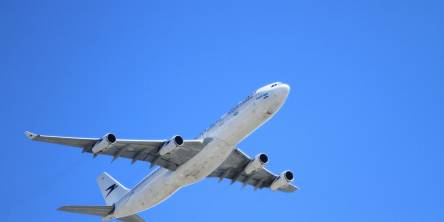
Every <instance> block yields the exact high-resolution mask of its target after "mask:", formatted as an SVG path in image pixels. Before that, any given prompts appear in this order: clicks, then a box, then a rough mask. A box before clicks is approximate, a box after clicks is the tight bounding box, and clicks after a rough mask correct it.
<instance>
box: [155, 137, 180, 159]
mask: <svg viewBox="0 0 444 222" xmlns="http://www.w3.org/2000/svg"><path fill="white" fill-rule="evenodd" d="M182 144H183V138H182V137H181V136H178V135H176V136H173V137H171V139H170V140H168V141H167V142H166V143H165V144H164V145H163V146H162V147H161V148H160V150H159V154H160V155H161V156H163V155H166V154H168V153H171V152H173V151H174V150H175V149H176V148H177V147H179V146H181V145H182Z"/></svg>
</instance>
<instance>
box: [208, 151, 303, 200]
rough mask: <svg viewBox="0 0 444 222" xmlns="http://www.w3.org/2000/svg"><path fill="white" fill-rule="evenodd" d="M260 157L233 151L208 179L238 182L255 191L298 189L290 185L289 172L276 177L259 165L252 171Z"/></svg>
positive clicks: (290, 176)
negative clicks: (251, 187)
mask: <svg viewBox="0 0 444 222" xmlns="http://www.w3.org/2000/svg"><path fill="white" fill-rule="evenodd" d="M260 155H264V154H260ZM260 155H258V156H257V157H256V158H250V157H249V156H247V155H246V154H245V153H243V152H242V151H241V150H239V149H235V150H234V151H233V152H232V153H231V155H230V156H229V157H228V158H227V160H225V162H224V163H222V164H221V166H219V167H218V168H217V169H216V170H215V171H214V172H213V173H211V174H210V175H209V177H218V178H219V179H220V180H223V179H224V178H226V179H230V180H231V183H234V182H240V183H242V184H243V185H251V186H253V187H254V188H255V189H262V188H271V189H272V190H279V191H283V192H294V191H296V190H297V189H298V188H297V187H296V186H294V185H293V184H291V181H292V180H293V174H292V173H291V172H290V171H284V172H283V173H282V174H281V175H276V174H273V173H272V172H270V171H269V170H268V169H266V168H265V167H263V165H264V164H260V163H259V165H257V167H255V168H253V169H252V166H254V165H255V163H256V162H259V161H260V158H262V157H261V156H260ZM267 160H268V157H267V158H266V159H263V160H262V161H265V163H266V161H267Z"/></svg>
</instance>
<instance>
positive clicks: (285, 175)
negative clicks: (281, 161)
mask: <svg viewBox="0 0 444 222" xmlns="http://www.w3.org/2000/svg"><path fill="white" fill-rule="evenodd" d="M293 179H294V175H293V173H292V172H291V171H289V170H287V171H284V172H282V173H281V175H279V177H278V178H277V179H276V180H275V181H274V182H273V183H272V184H271V186H270V188H271V190H273V191H275V190H277V189H279V188H281V187H283V186H285V185H287V184H289V183H290V182H291V181H293Z"/></svg>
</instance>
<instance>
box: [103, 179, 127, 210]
mask: <svg viewBox="0 0 444 222" xmlns="http://www.w3.org/2000/svg"><path fill="white" fill-rule="evenodd" d="M97 184H98V185H99V188H100V192H101V193H102V196H103V199H105V203H106V205H108V206H111V205H113V204H114V203H116V202H117V201H119V200H120V199H121V198H122V197H123V196H125V194H127V193H128V192H129V189H128V188H126V187H125V186H123V185H122V184H120V183H119V182H118V181H117V180H116V179H114V178H113V177H112V176H110V175H109V174H108V173H106V172H103V173H102V174H100V175H99V177H97Z"/></svg>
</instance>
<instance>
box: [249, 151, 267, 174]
mask: <svg viewBox="0 0 444 222" xmlns="http://www.w3.org/2000/svg"><path fill="white" fill-rule="evenodd" d="M267 162H268V156H267V155H266V154H265V153H260V154H258V155H257V156H256V157H255V158H254V159H253V160H252V161H250V163H248V165H247V166H246V167H245V173H246V174H250V173H253V172H254V171H256V170H258V169H260V168H262V167H264V165H265V164H266V163H267Z"/></svg>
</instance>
